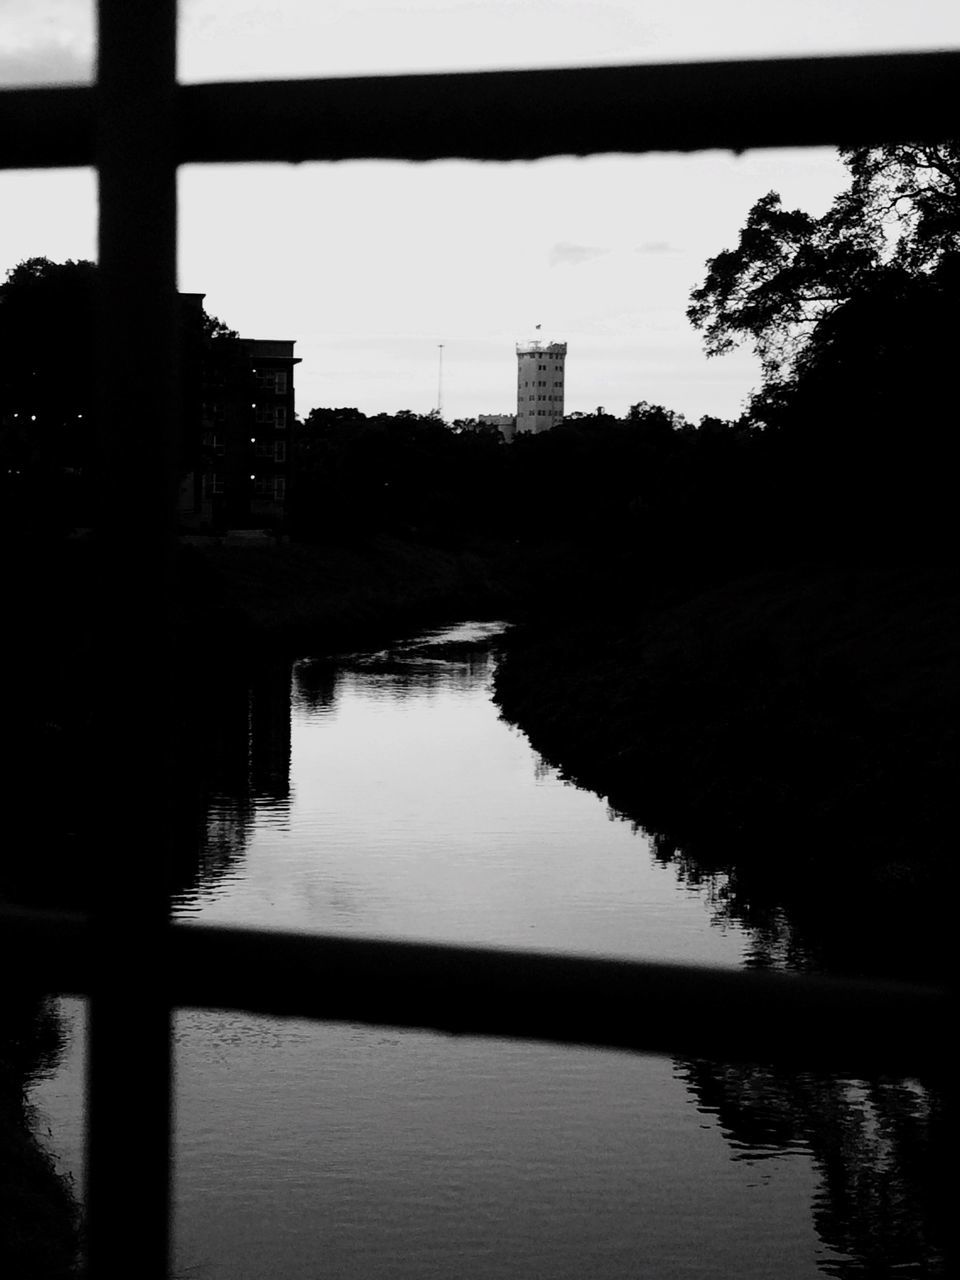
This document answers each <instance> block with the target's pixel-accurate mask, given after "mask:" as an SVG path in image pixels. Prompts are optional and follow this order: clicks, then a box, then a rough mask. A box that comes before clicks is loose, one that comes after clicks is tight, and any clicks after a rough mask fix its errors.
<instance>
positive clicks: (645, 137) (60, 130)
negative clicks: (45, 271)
mask: <svg viewBox="0 0 960 1280" xmlns="http://www.w3.org/2000/svg"><path fill="white" fill-rule="evenodd" d="M958 81H960V51H956V50H945V51H935V52H929V53H892V54H863V55H850V56H843V57H823V58H772V59H762V60H754V61H743V62H690V63H670V64H653V65H640V66H623V67H574V68H559V69H548V70H534V71H478V72H456V73H449V74H431V75H398V76H360V77H339V78H330V79H320V80H273V81H269V80H268V81H256V82H253V83H246V82H231V83H225V84H188V85H181V86H180V87H179V88H178V89H177V99H178V107H177V116H178V126H177V129H178V138H177V146H176V154H177V160H178V162H179V163H200V162H208V163H210V162H218V161H220V162H222V161H226V162H238V161H265V160H276V161H295V162H296V161H303V160H347V159H393V160H437V159H449V158H461V159H470V160H530V159H534V158H536V157H540V156H550V155H563V154H572V155H590V154H596V153H601V152H606V153H610V152H625V153H642V152H648V151H702V150H708V149H710V148H724V149H732V150H744V149H746V148H750V147H800V146H827V145H844V144H855V143H856V144H862V145H867V144H870V143H879V142H898V141H921V140H924V139H929V140H934V139H942V138H943V137H944V136H945V130H952V129H955V127H956V126H955V114H956V85H957V83H958ZM96 93H97V90H96V87H95V86H90V87H65V88H58V89H51V88H37V89H11V90H5V91H2V92H0V168H6V169H11V168H51V167H60V166H76V165H91V164H93V163H94V129H95V123H94V117H95V114H96Z"/></svg>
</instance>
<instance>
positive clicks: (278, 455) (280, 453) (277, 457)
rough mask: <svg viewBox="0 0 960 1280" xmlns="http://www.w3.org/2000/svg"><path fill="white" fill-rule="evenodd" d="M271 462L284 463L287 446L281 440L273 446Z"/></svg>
mask: <svg viewBox="0 0 960 1280" xmlns="http://www.w3.org/2000/svg"><path fill="white" fill-rule="evenodd" d="M273 460H274V462H286V460H287V446H286V443H285V442H284V441H283V440H278V441H277V443H276V444H275V445H274V446H273Z"/></svg>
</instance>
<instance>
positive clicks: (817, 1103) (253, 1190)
mask: <svg viewBox="0 0 960 1280" xmlns="http://www.w3.org/2000/svg"><path fill="white" fill-rule="evenodd" d="M493 633H494V628H493V626H491V625H490V624H485V630H484V632H483V633H482V634H481V633H478V631H477V629H476V628H474V627H470V628H456V629H453V630H444V631H441V632H435V633H432V634H431V637H430V643H429V644H428V642H427V638H426V637H422V636H421V637H417V638H415V639H413V640H410V641H406V642H404V643H403V644H402V645H398V646H396V647H393V648H391V649H388V650H381V651H378V652H376V653H365V654H354V655H350V656H349V657H348V658H347V659H346V660H345V662H344V663H342V664H340V665H334V664H331V663H328V662H314V661H310V660H304V661H303V662H300V663H298V664H296V666H295V669H294V673H293V680H292V689H293V712H292V717H288V718H287V720H285V721H284V719H283V717H282V716H280V715H279V714H277V713H278V712H279V711H280V709H281V703H282V699H281V700H280V701H279V702H277V703H276V705H274V702H272V701H270V700H269V699H268V700H267V703H266V704H264V706H263V707H261V711H262V714H261V715H260V717H259V720H258V721H257V723H258V724H259V725H260V727H261V728H262V729H263V731H264V732H265V733H266V736H267V746H268V747H269V748H270V749H268V750H261V747H262V746H263V744H262V743H261V744H260V746H258V745H257V744H256V743H253V744H251V745H250V747H249V749H248V751H247V753H246V755H244V754H243V753H242V752H241V753H240V756H241V759H240V763H241V764H242V766H243V767H242V769H241V770H240V773H241V774H242V776H243V778H244V779H245V783H244V786H243V787H242V788H240V790H239V792H237V793H236V794H230V793H229V792H226V791H224V792H221V794H220V795H219V796H218V797H217V798H216V800H215V801H214V803H213V804H212V805H211V806H210V807H209V809H208V813H207V821H208V833H209V839H208V842H207V849H206V852H205V855H204V856H205V858H206V859H207V866H206V871H205V874H204V876H203V877H202V883H203V889H202V891H197V890H196V888H195V889H194V890H193V891H191V892H188V893H185V894H183V895H182V896H181V898H180V900H179V901H178V902H177V904H176V908H175V909H176V913H177V914H178V915H179V916H181V918H197V917H199V918H201V919H202V920H204V922H208V923H217V922H231V923H238V924H248V925H266V926H280V927H285V928H292V929H303V930H314V931H331V932H343V933H358V934H387V935H393V936H401V937H403V936H406V937H422V938H425V939H444V940H459V941H465V942H479V943H492V944H505V945H511V946H518V947H524V946H529V947H532V948H538V949H561V950H569V951H574V952H576V951H581V952H606V953H614V954H626V955H632V956H650V957H658V958H666V959H678V960H687V961H703V962H710V963H719V964H728V965H735V964H738V963H742V962H743V960H744V959H745V957H746V955H747V953H748V945H747V942H746V939H745V935H744V934H743V931H742V930H741V929H740V927H739V926H738V925H737V924H736V923H735V922H733V921H730V922H728V923H727V924H726V925H725V926H724V927H717V926H716V925H715V924H711V915H710V911H709V909H708V903H707V902H706V901H705V900H704V895H703V893H702V892H701V891H700V890H697V889H692V888H687V887H685V886H684V885H682V884H680V883H678V879H677V871H676V868H675V867H673V866H672V865H670V864H666V865H664V864H662V863H660V862H658V861H657V859H656V858H655V857H653V856H652V854H651V850H650V848H649V845H648V842H647V841H646V839H645V838H644V837H643V836H642V835H639V834H637V833H636V832H635V831H633V830H632V829H631V827H630V825H629V824H628V823H625V822H623V821H620V820H619V819H618V818H617V817H616V815H613V814H611V813H610V811H609V809H608V808H607V806H606V805H605V803H604V802H603V801H602V800H600V799H598V798H597V797H596V796H593V795H590V794H588V793H585V792H581V791H578V790H576V789H575V788H573V787H571V786H567V785H564V784H563V783H562V782H561V781H560V780H559V779H558V777H557V775H556V773H555V772H554V771H553V770H552V769H550V768H549V767H546V766H544V764H543V762H542V761H541V760H539V758H538V757H537V756H536V755H535V754H534V753H533V752H532V751H531V749H530V747H529V745H528V744H527V742H526V739H525V738H524V736H523V735H522V734H520V733H519V732H517V731H516V730H515V729H512V728H511V727H509V726H508V725H506V724H505V723H504V722H503V721H501V720H500V719H499V718H498V715H497V710H496V707H495V706H494V705H493V704H492V702H491V701H490V697H489V692H488V689H487V683H488V676H489V665H490V658H489V655H488V654H487V653H486V652H484V651H483V648H482V639H483V635H489V634H493ZM431 650H432V653H431ZM277 687H278V686H277V685H276V684H275V685H274V686H273V692H274V693H275V692H276V690H277ZM271 696H272V695H271ZM283 705H284V706H286V704H283ZM284 714H285V715H286V714H287V713H286V712H285V713H284ZM254 719H255V718H254V717H251V718H250V721H249V723H250V724H251V726H253V727H254V731H255V725H254ZM288 727H289V730H290V737H289V741H288V740H287V738H286V737H285V734H286V732H287V728H288ZM258 751H259V752H260V757H259V758H260V764H259V766H258V768H259V771H260V772H259V774H258V773H257V769H255V768H254V767H253V766H254V765H255V764H256V763H257V758H258ZM288 757H289V770H288V772H287V766H286V763H285V762H286V761H287V759H288ZM255 774H256V775H257V776H261V775H262V776H263V777H264V778H266V779H268V781H269V780H270V779H272V782H270V785H268V786H266V787H260V788H258V787H256V786H254V785H253V781H254V780H255V778H254V775H255ZM288 785H289V790H288ZM271 786H272V787H273V788H274V789H273V791H271V789H270V788H271ZM75 1012H76V1011H75V1010H74V1015H75ZM625 1016H627V1017H630V1016H642V1010H641V1011H636V1010H627V1011H625ZM75 1028H76V1034H77V1037H78V1045H77V1046H76V1047H75V1051H73V1052H72V1053H71V1055H70V1058H69V1061H68V1063H67V1066H66V1068H65V1071H64V1072H63V1073H62V1074H61V1075H59V1076H58V1077H57V1078H56V1079H54V1080H51V1081H47V1082H44V1083H43V1084H42V1085H41V1086H38V1089H37V1091H36V1095H37V1097H38V1098H39V1099H40V1100H41V1102H42V1103H43V1105H44V1106H45V1107H46V1108H47V1109H48V1113H49V1114H51V1116H53V1117H54V1125H55V1127H56V1132H57V1135H58V1139H59V1141H60V1143H61V1144H62V1145H61V1150H62V1151H66V1152H67V1166H68V1167H72V1168H73V1169H74V1170H78V1169H79V1155H78V1153H79V1136H78V1134H79V1130H78V1116H79V1114H80V1113H81V1111H82V1103H81V1102H80V1098H81V1096H82V1089H81V1078H82V1072H81V1067H80V1056H79V1040H80V1039H81V1038H82V1022H81V1020H79V1019H76V1018H75ZM176 1029H177V1034H176V1039H177V1076H178V1104H177V1130H178V1138H177V1143H178V1149H177V1185H176V1202H177V1213H176V1237H177V1259H176V1260H177V1268H178V1271H181V1272H183V1273H184V1274H186V1273H193V1271H194V1270H196V1272H197V1273H198V1274H202V1275H208V1276H210V1277H211V1278H212V1280H221V1278H222V1280H227V1277H233V1276H237V1275H241V1274H242V1275H245V1276H248V1277H251V1278H253V1277H255V1278H256V1280H267V1277H270V1278H271V1280H272V1277H273V1276H274V1275H278V1274H282V1275H284V1276H286V1277H290V1278H292V1280H308V1277H313V1276H314V1275H316V1274H318V1273H326V1274H331V1275H358V1276H371V1277H390V1280H422V1278H423V1277H437V1278H438V1280H439V1278H440V1277H447V1276H452V1275H460V1274H469V1275H475V1276H483V1277H484V1280H489V1278H493V1280H498V1278H502V1280H508V1278H509V1280H514V1278H515V1277H517V1276H527V1275H530V1276H533V1275H544V1276H546V1275H549V1276H550V1277H551V1278H552V1280H554V1278H556V1280H580V1277H582V1276H584V1275H590V1276H593V1277H596V1278H597V1280H623V1278H624V1277H626V1276H635V1275H636V1276H639V1275H650V1276H656V1277H659V1276H665V1277H666V1276H689V1277H691V1278H693V1277H695V1278H696V1280H708V1278H709V1280H727V1277H729V1276H731V1275H738V1276H744V1277H749V1278H750V1280H766V1278H767V1277H769V1276H773V1275H776V1276H778V1277H797V1278H801V1277H802V1278H804V1280H816V1277H817V1276H822V1275H824V1274H828V1275H834V1276H837V1277H843V1278H844V1280H848V1278H849V1280H853V1278H854V1277H859V1276H861V1275H866V1274H887V1272H882V1271H876V1270H874V1271H868V1270H864V1269H863V1268H861V1267H860V1264H859V1261H858V1258H860V1257H866V1258H869V1257H870V1256H871V1249H872V1250H873V1251H874V1253H875V1254H877V1256H880V1255H881V1254H882V1253H883V1252H884V1251H886V1252H888V1253H890V1255H891V1256H893V1255H894V1254H895V1253H896V1250H897V1249H898V1248H900V1247H901V1244H902V1242H903V1241H907V1252H906V1254H905V1255H904V1256H905V1257H907V1258H908V1259H909V1258H910V1257H912V1258H913V1259H917V1258H923V1257H924V1248H923V1247H922V1246H914V1245H913V1244H912V1243H911V1231H912V1230H913V1225H912V1224H913V1222H918V1221H920V1220H921V1219H922V1213H919V1212H917V1211H916V1209H915V1208H914V1209H911V1206H910V1202H909V1194H910V1193H911V1188H910V1187H909V1185H908V1186H906V1187H905V1189H903V1193H902V1194H901V1190H902V1182H903V1179H902V1168H903V1167H905V1166H904V1164H903V1160H902V1159H900V1160H899V1162H898V1159H897V1158H896V1157H897V1151H896V1143H897V1142H901V1143H902V1144H905V1146H906V1147H908V1148H909V1150H910V1151H911V1152H915V1151H916V1150H917V1149H918V1145H917V1141H916V1140H915V1130H916V1128H917V1126H922V1124H923V1122H924V1118H925V1110H924V1108H925V1106H926V1105H927V1099H926V1095H925V1094H924V1093H923V1091H922V1090H919V1091H913V1092H911V1090H910V1088H909V1086H906V1085H903V1084H902V1083H897V1082H893V1083H879V1084H878V1083H871V1084H869V1085H868V1084H866V1083H856V1084H853V1083H851V1082H846V1081H836V1080H830V1079H828V1078H823V1077H814V1076H790V1075H789V1074H784V1073H777V1072H772V1071H768V1070H765V1069H763V1068H756V1067H744V1066H742V1065H740V1066H730V1065H725V1064H711V1063H697V1062H677V1063H675V1064H674V1063H671V1062H669V1061H667V1060H664V1059H650V1058H645V1057H641V1056H630V1055H623V1054H597V1053H590V1052H586V1051H582V1050H566V1051H564V1050H561V1049H556V1048H554V1047H551V1046H544V1045H524V1044H504V1043H500V1042H485V1041H477V1040H473V1039H471V1038H469V1037H443V1036H432V1035H427V1034H414V1033H400V1032H394V1031H390V1030H382V1029H377V1028H360V1027H351V1026H326V1025H323V1024H313V1025H308V1024H304V1023H298V1022H289V1021H283V1020H277V1019H255V1018H248V1017H244V1016H242V1015H235V1014H221V1013H213V1012H206V1011H186V1012H182V1013H180V1014H179V1015H178V1016H177V1019H176ZM911 1126H914V1127H913V1128H911ZM904 1135H906V1136H905V1137H904ZM811 1153H812V1155H813V1157H814V1160H815V1161H816V1164H814V1161H813V1160H811ZM900 1155H901V1156H902V1152H900ZM785 1156H786V1157H789V1158H786V1159H784V1158H783V1157H785ZM774 1157H779V1158H774ZM818 1169H819V1170H820V1171H823V1172H824V1176H823V1178H822V1179H821V1180H820V1183H819V1185H818ZM898 1180H899V1181H898ZM888 1187H892V1188H893V1192H892V1196H893V1201H896V1203H895V1204H894V1205H893V1209H892V1211H891V1204H888V1203H887V1199H888V1198H887V1197H886V1193H885V1189H886V1188H888ZM891 1203H892V1201H891ZM811 1204H812V1205H813V1212H814V1215H815V1216H814V1218H811ZM318 1206H319V1207H318ZM904 1206H906V1208H904ZM911 1212H912V1213H913V1215H914V1217H913V1219H911V1217H910V1214H911ZM815 1224H816V1231H815V1229H814V1225H815ZM818 1233H819V1234H818ZM877 1241H879V1245H878V1244H876V1243H875V1242H877ZM838 1247H842V1248H843V1249H844V1250H845V1252H844V1253H838V1252H837V1248H838ZM878 1249H879V1253H877V1251H878ZM848 1264H849V1265H848ZM902 1273H903V1274H918V1275H919V1274H938V1272H936V1271H930V1272H921V1271H917V1270H913V1271H910V1270H903V1272H902Z"/></svg>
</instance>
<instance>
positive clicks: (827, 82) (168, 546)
mask: <svg viewBox="0 0 960 1280" xmlns="http://www.w3.org/2000/svg"><path fill="white" fill-rule="evenodd" d="M176 27H177V13H176V3H175V0H99V4H98V72H97V80H96V84H95V85H93V86H91V87H89V88H87V87H82V88H73V87H71V88H36V89H17V90H7V91H4V92H2V93H0V168H6V169H14V168H23V169H34V168H50V167H62V166H90V165H94V166H96V169H97V172H98V177H99V194H100V223H99V264H100V271H99V273H98V274H99V279H100V290H101V308H100V323H99V336H98V343H99V348H98V349H99V371H100V373H99V385H100V419H101V422H102V432H103V435H102V444H103V450H104V454H105V458H106V468H107V477H108V483H107V485H106V487H105V490H104V505H103V530H102V532H103V534H104V539H105V545H106V546H107V548H108V554H109V559H110V575H109V576H108V582H112V583H113V584H114V588H113V590H112V591H111V589H110V588H109V587H108V589H107V590H106V591H105V593H104V597H103V599H102V600H100V601H99V602H98V607H100V608H102V610H103V612H104V617H105V618H106V619H107V622H108V626H109V627H110V628H111V629H112V633H113V635H114V643H113V647H112V648H111V651H110V653H109V654H108V655H107V658H108V662H105V664H104V670H103V672H102V673H101V674H100V677H99V678H100V680H101V686H100V695H101V704H102V717H101V724H100V726H99V731H98V732H99V738H98V746H99V748H100V749H101V750H102V751H103V752H105V753H112V754H110V760H109V765H110V771H111V786H110V793H109V794H110V801H109V816H108V818H107V819H105V822H104V833H103V849H102V855H101V857H100V858H99V859H98V860H97V863H96V865H95V866H94V867H92V868H91V876H92V879H93V887H94V895H93V896H94V900H95V901H96V907H95V908H94V910H93V912H92V914H91V916H90V918H89V919H79V918H76V917H70V916H65V915H58V914H53V913H42V912H25V911H16V910H11V909H6V910H3V911H2V912H0V926H2V928H0V954H2V956H3V960H4V962H5V964H6V971H7V972H8V973H9V972H17V971H20V972H24V973H29V974H30V978H31V981H32V982H33V981H36V982H39V983H42V984H43V985H44V986H45V987H46V988H47V989H50V990H56V991H60V992H64V993H74V994H77V995H84V996H86V997H88V999H89V1010H90V1035H89V1057H88V1075H87V1090H88V1130H87V1231H88V1236H87V1245H88V1248H87V1252H88V1266H89V1272H90V1274H91V1275H93V1276H96V1277H104V1276H114V1275H124V1276H128V1275H130V1274H137V1275H138V1276H141V1277H144V1278H145V1280H146V1278H147V1277H154V1276H155V1277H161V1276H164V1275H166V1273H167V1266H168V1260H169V1209H170V1114H171V1066H170V1061H171V1011H172V1009H174V1008H178V1007H184V1006H190V1005H193V1006H204V1007H211V1008H221V1009H238V1010H246V1011H249V1012H255V1013H261V1014H272V1015H290V1016H294V1015H295V1016H299V1017H308V1018H316V1019H325V1020H340V1021H354V1022H368V1023H373V1024H388V1025H392V1026H397V1027H417V1028H433V1029H435V1030H438V1031H442V1032H447V1033H453V1034H461V1035H483V1036H496V1037H514V1038H519V1039H528V1040H549V1041H553V1042H557V1043H564V1044H581V1045H592V1046H597V1047H600V1048H607V1049H619V1050H629V1051H637V1052H644V1053H683V1054H690V1055H695V1056H703V1057H717V1058H744V1057H747V1058H758V1059H765V1060H780V1061H788V1062H791V1063H794V1064H796V1065H819V1066H830V1067H835V1068H838V1069H844V1070H851V1071H854V1070H860V1071H865V1070H871V1069H875V1068H877V1067H882V1068H883V1069H885V1070H890V1071H894V1070H896V1071H925V1070H929V1069H930V1068H931V1067H932V1066H935V1064H936V1063H937V1062H938V1061H939V1060H940V1054H941V1050H942V1039H941V1038H942V1036H943V1034H944V1031H943V1028H944V1026H945V1024H946V997H945V995H944V994H943V993H941V992H938V991H929V990H925V989H917V988H910V987H903V986H895V985H890V984H877V983H856V982H844V981H831V980H827V979H820V978H812V977H800V976H787V975H771V974H762V973H756V972H750V971H736V972H731V971H722V970H710V969H702V968H695V967H684V966H674V965H657V964H644V963H631V962H626V961H616V960H600V959H593V958H577V957H567V956H554V955H532V954H528V953H526V952H507V951H495V950H492V949H491V950H484V949H476V948H459V947H441V946H434V945H427V944H414V943H396V942H385V941H381V940H373V939H371V940H360V939H344V938H330V937H308V936H296V935H289V934H281V933H276V932H272V931H251V930H241V929H216V928H206V927H196V926H190V927H175V926H173V925H171V923H170V920H169V909H168V905H167V896H166V879H165V875H164V870H163V868H164V861H165V857H166V854H167V847H168V841H169V840H170V838H171V835H170V829H169V823H168V822H167V820H166V814H165V810H166V804H167V799H168V795H169V788H168V779H169V778H170V776H171V774H170V759H171V752H172V733H171V727H170V725H169V724H168V723H163V722H162V720H161V721H157V720H153V721H151V722H150V723H149V724H148V725H145V726H144V727H143V728H142V729H141V730H139V731H138V732H137V737H136V739H135V740H134V741H131V738H130V727H129V724H128V723H126V718H125V714H124V713H125V711H126V698H127V696H128V694H127V679H128V678H133V675H134V672H136V673H141V672H142V671H143V670H149V671H150V672H151V681H152V684H153V691H154V697H153V699H152V704H153V705H155V706H160V707H163V706H165V705H167V703H168V700H167V698H166V695H165V688H166V689H169V682H170V681H171V679H172V675H171V664H170V653H171V644H170V640H169V627H170V618H171V612H172V601H173V595H172V590H173V587H172V563H173V551H174V542H175V482H176V476H175V468H174V466H173V457H174V446H175V440H174V432H175V421H176V407H177V391H176V385H177V384H176V313H175V301H176V243H177V227H176V177H177V167H178V166H179V165H180V164H184V163H189V162H201V163H202V162H218V161H219V162H222V161H258V160H260V161H262V160H276V161H303V160H338V159H349V158H353V159H361V158H383V159H405V160H431V159H440V158H467V159H474V160H528V159H533V158H536V157H541V156H548V155H557V154H576V155H584V154H589V153H595V152H624V153H641V152H647V151H655V150H656V151H673V150H680V151H687V150H703V149H707V148H714V147H719V148H725V149H732V150H735V151H740V150H743V149H746V148H748V147H770V146H810V145H827V144H853V143H860V144H868V143H880V142H894V141H911V140H912V141H917V140H924V139H929V140H938V139H942V138H943V137H944V136H945V134H947V133H949V130H950V127H952V121H953V112H954V110H955V101H956V84H957V82H958V79H960V53H954V52H945V53H930V54H903V55H900V54H891V55H883V56H864V57H839V58H823V59H815V58H802V59H784V60H772V61H754V62H725V63H716V64H711V63H703V64H678V65H671V66H638V67H609V68H591V69H567V70H549V71H509V72H482V73H471V74H451V75H415V76H383V77H378V76H374V77H360V78H351V79H330V80H312V81H311V80H306V81H293V82H279V81H278V82H258V83H250V84H237V83H231V84H204V85H199V84H196V85H184V86H179V85H177V83H176ZM945 121H947V122H951V125H950V126H945V124H944V122H945ZM133 420H135V422H136V429H135V430H134V429H131V422H132V421H133ZM131 472H132V473H133V474H135V475H136V476H137V477H138V481H139V482H138V484H137V485H135V486H131V485H129V483H127V480H128V477H129V475H130V474H131ZM111 475H112V478H113V479H112V482H111V480H110V476H111ZM117 584H122V592H121V591H120V590H119V588H118V586H117ZM119 594H122V602H121V603H120V604H119V605H118V603H117V601H116V599H115V597H116V596H117V595H119ZM128 655H132V656H128ZM121 725H122V726H123V733H122V735H121V736H117V735H119V733H120V726H121ZM113 742H117V743H119V744H120V745H119V746H118V747H117V748H116V749H114V748H113V747H111V745H110V744H111V743H113ZM131 901H134V902H136V903H137V904H138V907H137V910H136V912H135V913H132V912H131V909H130V902H131ZM131 1064H133V1065H131ZM132 1150H133V1151H134V1152H135V1156H134V1157H133V1158H132V1157H131V1151H132Z"/></svg>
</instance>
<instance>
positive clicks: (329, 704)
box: [294, 640, 490, 713]
mask: <svg viewBox="0 0 960 1280" xmlns="http://www.w3.org/2000/svg"><path fill="white" fill-rule="evenodd" d="M489 673H490V644H489V641H486V643H485V641H477V640H468V641H467V640H449V641H439V643H431V641H426V643H404V644H399V645H396V646H394V648H390V649H381V650H378V652H375V653H358V654H349V655H347V657H344V658H343V659H340V662H339V664H338V666H337V668H332V667H330V666H329V663H323V662H315V660H310V662H300V663H297V664H296V668H294V699H296V700H297V703H298V704H300V705H302V707H305V708H306V709H307V710H308V712H319V713H324V712H329V710H330V709H332V708H333V707H334V703H335V699H337V694H338V692H349V691H352V690H358V691H364V692H370V691H376V692H379V694H383V695H384V696H387V698H389V699H390V700H394V701H406V700H407V699H410V698H422V696H424V694H426V695H430V694H435V692H440V691H443V692H448V691H454V692H456V691H463V692H467V691H468V690H471V689H476V686H477V684H480V682H481V681H484V680H486V677H488V676H489ZM317 694H319V696H317Z"/></svg>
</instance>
